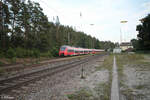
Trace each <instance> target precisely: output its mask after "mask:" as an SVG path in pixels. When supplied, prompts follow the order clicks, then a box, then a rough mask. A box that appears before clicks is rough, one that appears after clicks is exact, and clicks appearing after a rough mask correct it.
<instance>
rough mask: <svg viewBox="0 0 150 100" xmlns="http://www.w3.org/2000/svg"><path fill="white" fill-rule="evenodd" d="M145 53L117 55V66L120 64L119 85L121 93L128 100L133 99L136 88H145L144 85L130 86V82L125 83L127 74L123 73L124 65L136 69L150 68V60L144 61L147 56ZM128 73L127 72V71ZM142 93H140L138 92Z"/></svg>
mask: <svg viewBox="0 0 150 100" xmlns="http://www.w3.org/2000/svg"><path fill="white" fill-rule="evenodd" d="M144 56H145V55H144V54H119V55H116V58H117V66H118V74H119V85H120V87H121V93H122V94H123V95H124V96H125V97H126V99H127V100H133V97H135V95H133V92H134V90H142V89H144V88H145V86H144V85H140V84H139V85H136V86H132V88H130V87H129V86H128V84H125V82H124V81H126V80H125V78H126V76H125V74H124V73H123V70H124V67H126V66H128V67H134V68H135V69H136V70H137V69H139V68H140V69H141V70H145V69H146V67H148V68H149V66H150V62H146V63H145V62H144V61H145V60H146V58H145V57H144ZM146 61H147V60H146ZM126 74H127V73H126ZM141 82H142V80H141ZM138 95H140V94H138Z"/></svg>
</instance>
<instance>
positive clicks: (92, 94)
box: [67, 83, 110, 100]
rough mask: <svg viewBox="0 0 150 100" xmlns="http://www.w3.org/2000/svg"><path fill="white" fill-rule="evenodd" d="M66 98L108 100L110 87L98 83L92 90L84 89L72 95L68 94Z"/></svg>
mask: <svg viewBox="0 0 150 100" xmlns="http://www.w3.org/2000/svg"><path fill="white" fill-rule="evenodd" d="M67 97H68V98H69V100H110V85H109V83H100V84H97V86H96V87H95V88H94V89H93V90H91V89H90V88H88V87H86V88H85V87H84V88H81V89H80V90H79V91H76V92H75V93H73V94H68V95H67Z"/></svg>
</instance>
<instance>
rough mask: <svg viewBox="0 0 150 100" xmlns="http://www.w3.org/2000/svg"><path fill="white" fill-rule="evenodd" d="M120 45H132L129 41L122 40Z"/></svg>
mask: <svg viewBox="0 0 150 100" xmlns="http://www.w3.org/2000/svg"><path fill="white" fill-rule="evenodd" d="M120 46H132V45H131V43H130V42H122V43H121V44H120Z"/></svg>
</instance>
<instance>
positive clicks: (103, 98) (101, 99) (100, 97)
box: [94, 83, 111, 100]
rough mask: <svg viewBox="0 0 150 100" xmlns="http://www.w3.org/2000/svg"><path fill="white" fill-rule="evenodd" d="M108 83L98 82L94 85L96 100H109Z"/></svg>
mask: <svg viewBox="0 0 150 100" xmlns="http://www.w3.org/2000/svg"><path fill="white" fill-rule="evenodd" d="M110 88H111V87H110V84H109V83H100V84H98V85H97V87H95V89H94V90H95V91H96V94H97V97H95V99H97V100H110Z"/></svg>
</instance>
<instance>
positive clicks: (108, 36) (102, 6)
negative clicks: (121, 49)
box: [33, 0, 150, 42]
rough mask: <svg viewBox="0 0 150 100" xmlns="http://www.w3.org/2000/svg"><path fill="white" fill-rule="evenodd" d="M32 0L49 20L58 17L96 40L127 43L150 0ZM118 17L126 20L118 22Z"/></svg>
mask: <svg viewBox="0 0 150 100" xmlns="http://www.w3.org/2000/svg"><path fill="white" fill-rule="evenodd" d="M33 1H36V2H39V3H40V5H41V7H42V8H43V11H44V13H45V14H46V15H47V17H49V21H53V16H55V17H56V16H58V17H59V20H60V23H61V24H63V25H69V26H72V27H74V28H76V30H78V31H84V32H85V33H86V34H90V35H91V36H94V37H96V38H98V39H99V40H100V41H102V40H110V41H113V42H120V37H122V41H125V42H127V41H130V39H132V38H136V35H137V32H136V25H138V24H140V22H139V19H141V18H143V17H145V16H147V15H148V13H150V0H33ZM80 12H81V13H82V17H80ZM122 20H126V21H128V22H127V23H125V24H121V23H120V21H122ZM90 24H94V25H90ZM121 33H122V35H121Z"/></svg>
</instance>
